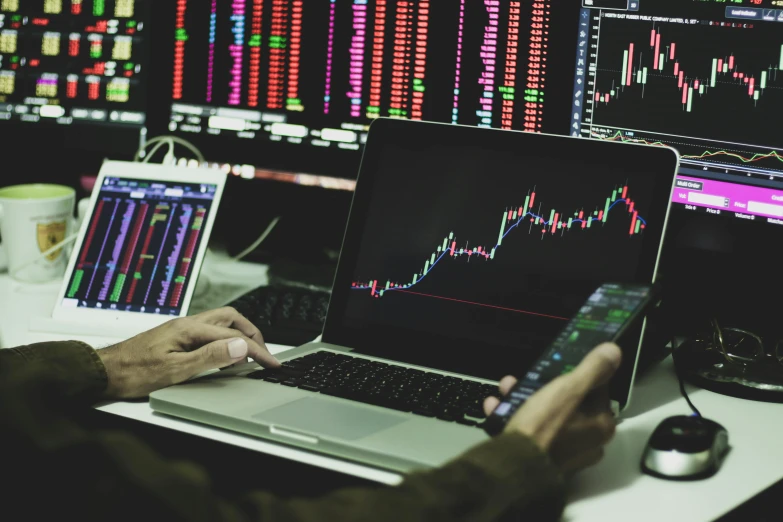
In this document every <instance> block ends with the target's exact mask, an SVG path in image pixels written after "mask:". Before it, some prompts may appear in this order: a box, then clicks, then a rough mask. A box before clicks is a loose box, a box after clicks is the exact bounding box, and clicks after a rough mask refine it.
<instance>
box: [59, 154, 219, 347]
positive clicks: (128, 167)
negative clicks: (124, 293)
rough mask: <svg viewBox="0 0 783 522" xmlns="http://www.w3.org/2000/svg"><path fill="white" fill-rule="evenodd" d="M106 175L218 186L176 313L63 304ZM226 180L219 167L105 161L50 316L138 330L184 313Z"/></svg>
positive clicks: (62, 319)
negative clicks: (163, 313) (177, 313)
mask: <svg viewBox="0 0 783 522" xmlns="http://www.w3.org/2000/svg"><path fill="white" fill-rule="evenodd" d="M107 177H117V178H123V179H136V180H148V181H152V182H155V181H164V182H181V183H198V184H210V185H215V186H216V187H217V189H216V191H215V198H214V199H213V201H212V206H211V207H210V211H209V214H208V215H207V219H206V221H205V223H204V228H203V232H202V234H203V235H202V239H201V241H200V243H199V246H198V249H197V251H196V255H195V261H194V264H193V271H192V275H191V277H190V279H189V280H188V283H187V286H186V288H185V292H184V293H183V296H184V297H183V300H182V305H181V308H180V313H179V315H168V314H166V315H160V314H154V313H144V312H129V311H121V310H111V309H95V308H79V307H76V308H74V307H69V306H63V303H64V299H65V293H66V292H67V290H68V285H69V284H70V281H71V275H72V274H73V271H74V268H75V266H76V261H77V258H78V257H79V252H81V249H82V245H83V243H84V239H85V236H86V235H87V230H88V229H89V226H90V222H91V221H92V218H93V214H94V211H95V206H96V204H97V200H98V196H99V195H100V193H101V187H102V186H103V182H104V180H105V179H106V178H107ZM226 180H227V176H226V174H225V173H224V172H222V171H219V170H212V169H210V170H207V169H197V168H190V167H175V166H164V165H159V164H149V163H130V162H122V161H107V162H105V163H104V164H103V166H102V167H101V171H100V173H99V174H98V177H97V179H96V181H95V188H94V189H93V191H92V195H91V196H90V205H89V209H88V211H87V213H86V214H85V217H84V220H83V221H82V224H81V227H80V228H79V234H78V237H77V239H76V242H75V243H74V247H73V250H72V251H71V257H70V259H69V261H68V267H67V269H66V271H65V277H64V279H63V283H62V287H61V288H60V291H59V292H58V294H57V301H56V302H55V305H54V310H53V311H52V318H53V319H55V320H56V321H58V322H60V321H66V322H74V323H89V324H93V325H95V324H98V325H101V326H105V327H107V328H114V327H115V326H116V327H118V329H120V330H122V331H123V332H125V331H138V332H141V331H144V330H146V329H149V328H153V327H155V326H158V325H160V324H162V323H165V322H167V321H169V320H171V319H174V318H176V317H182V316H185V315H187V312H188V309H189V308H190V302H191V300H192V299H193V293H194V291H195V289H196V284H197V283H198V277H199V273H200V271H201V265H202V263H203V262H204V257H205V256H206V252H207V246H208V243H209V238H210V236H211V234H212V227H213V225H214V223H215V217H216V216H217V213H218V209H219V206H220V201H221V199H222V197H223V189H224V187H225V185H226Z"/></svg>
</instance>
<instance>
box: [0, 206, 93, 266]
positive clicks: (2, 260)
mask: <svg viewBox="0 0 783 522" xmlns="http://www.w3.org/2000/svg"><path fill="white" fill-rule="evenodd" d="M89 208H90V198H82V199H80V200H79V203H78V204H77V215H76V217H75V218H71V223H70V225H71V226H70V229H71V230H70V234H68V235H67V236H66V241H68V244H67V245H64V246H63V247H62V248H63V249H64V250H65V252H64V253H65V255H66V257H70V255H71V253H72V251H73V242H74V239H76V235H77V234H78V233H79V228H80V227H81V225H82V221H84V218H85V217H87V210H88V209H89ZM2 219H3V206H2V205H0V221H2ZM31 262H34V260H31ZM9 269H10V267H9V266H8V256H7V255H6V252H5V247H4V246H3V244H2V242H0V271H4V270H9Z"/></svg>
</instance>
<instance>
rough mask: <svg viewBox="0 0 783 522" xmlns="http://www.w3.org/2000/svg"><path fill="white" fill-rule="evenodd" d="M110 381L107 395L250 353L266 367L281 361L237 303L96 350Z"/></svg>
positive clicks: (128, 395) (140, 392)
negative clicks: (240, 311) (243, 314)
mask: <svg viewBox="0 0 783 522" xmlns="http://www.w3.org/2000/svg"><path fill="white" fill-rule="evenodd" d="M98 356H99V357H100V358H101V360H102V361H103V364H104V366H105V367H106V372H107V374H108V376H109V384H108V386H107V388H106V397H107V398H111V399H132V398H138V397H146V396H147V395H149V394H150V393H152V392H153V391H155V390H159V389H161V388H165V387H166V386H171V385H172V384H177V383H180V382H183V381H186V380H187V379H190V378H191V377H193V376H195V375H198V374H199V373H202V372H205V371H207V370H213V369H216V368H225V367H227V366H231V365H233V364H237V363H243V362H246V361H247V357H248V356H250V357H252V358H253V359H254V360H255V361H256V362H257V363H259V364H260V365H261V366H264V367H266V368H277V367H279V366H280V363H279V362H278V360H277V359H275V358H274V357H273V356H272V355H271V354H270V353H269V350H267V348H266V345H265V344H264V338H263V336H262V335H261V332H260V331H259V330H258V328H256V327H255V326H253V324H252V323H251V322H250V321H248V320H247V319H246V318H245V317H243V316H242V315H241V314H239V312H237V311H236V310H234V309H233V308H228V307H227V308H220V309H218V310H211V311H209V312H204V313H201V314H198V315H194V316H192V317H182V318H179V319H173V320H171V321H169V322H167V323H165V324H162V325H161V326H158V327H157V328H153V329H152V330H149V331H147V332H144V333H142V334H139V335H137V336H136V337H133V338H131V339H128V340H127V341H124V342H121V343H119V344H116V345H114V346H110V347H108V348H104V349H103V350H98Z"/></svg>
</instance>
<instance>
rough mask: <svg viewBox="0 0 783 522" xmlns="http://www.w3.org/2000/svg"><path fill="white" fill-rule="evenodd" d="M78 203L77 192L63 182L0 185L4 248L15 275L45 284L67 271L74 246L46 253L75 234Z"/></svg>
mask: <svg viewBox="0 0 783 522" xmlns="http://www.w3.org/2000/svg"><path fill="white" fill-rule="evenodd" d="M75 205H76V191H75V190H74V189H72V188H71V187H66V186H63V185H45V184H34V185H16V186H12V187H5V188H0V236H2V245H0V247H2V249H3V250H5V255H6V257H7V260H8V271H9V273H10V274H11V276H12V277H13V278H15V279H18V280H19V281H24V282H30V283H44V282H47V281H52V280H54V279H58V278H61V277H62V276H63V275H64V274H65V267H66V265H67V264H68V255H69V252H70V248H67V247H63V248H60V249H57V250H55V251H53V252H51V253H49V254H47V255H46V256H43V255H42V254H44V253H45V252H47V251H48V250H50V249H51V248H52V247H54V246H56V245H58V244H60V243H61V242H62V241H64V240H65V239H66V238H68V237H70V236H71V235H72V234H74V232H75V230H76V220H75V219H74V217H73V214H74V206H75Z"/></svg>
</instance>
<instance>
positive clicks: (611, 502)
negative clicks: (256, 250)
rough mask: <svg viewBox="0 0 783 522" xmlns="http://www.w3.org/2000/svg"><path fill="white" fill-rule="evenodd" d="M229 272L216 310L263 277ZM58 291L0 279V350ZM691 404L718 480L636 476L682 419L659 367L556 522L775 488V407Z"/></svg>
mask: <svg viewBox="0 0 783 522" xmlns="http://www.w3.org/2000/svg"><path fill="white" fill-rule="evenodd" d="M228 268H229V266H228V265H226V264H225V262H223V261H220V259H219V258H216V257H212V258H210V257H208V260H207V263H206V264H205V273H206V274H207V275H208V276H209V279H210V281H211V287H210V288H209V289H208V291H207V292H204V295H206V296H208V299H217V300H218V301H217V302H214V305H219V304H221V302H226V301H227V300H228V299H231V297H233V296H234V295H240V294H241V293H243V291H245V290H249V289H251V288H253V287H255V286H258V285H260V284H264V282H265V281H266V271H265V268H264V267H261V266H259V265H251V264H246V263H240V264H232V265H230V270H228ZM238 281H241V282H238ZM227 284H228V285H229V286H228V287H227V286H226V285H227ZM226 288H228V290H226ZM58 289H59V284H49V285H41V286H30V285H23V284H19V283H16V282H13V281H12V280H11V279H10V278H9V277H8V276H7V275H6V274H2V275H0V348H8V347H12V346H17V345H22V344H30V343H34V342H42V341H51V340H56V337H55V336H53V335H50V334H37V333H36V334H31V333H29V332H28V331H27V325H28V322H29V318H30V317H32V316H34V315H45V314H48V313H49V312H50V310H51V307H52V306H53V304H54V299H55V295H56V293H57V290H58ZM197 295H198V294H197ZM199 301H200V302H199V303H198V306H200V307H203V306H205V305H206V304H208V301H207V300H205V299H199ZM83 340H85V341H86V342H88V343H91V344H92V345H93V346H103V345H106V344H108V343H110V342H113V341H114V340H107V339H97V338H87V337H85V338H84V339H83ZM270 348H271V349H272V351H273V352H275V353H278V352H280V351H283V350H285V347H280V346H272V347H270ZM691 396H692V399H693V401H694V402H695V403H696V405H697V407H698V408H699V409H701V411H702V412H703V413H704V414H705V415H706V416H707V417H710V418H712V419H714V420H716V421H718V422H720V423H721V424H723V425H724V426H725V427H726V428H727V429H728V431H729V437H730V441H731V444H732V451H731V453H730V454H729V456H728V457H727V459H726V462H725V464H724V465H723V468H722V469H721V471H720V472H719V473H718V474H717V475H716V476H714V477H712V478H710V479H707V480H704V481H698V482H692V483H679V482H668V481H664V480H658V479H654V478H652V477H648V476H646V475H643V474H642V473H641V472H640V471H639V460H640V457H641V452H642V449H643V448H644V445H645V444H646V442H647V438H648V437H649V435H650V433H651V432H652V430H653V429H654V428H655V426H656V425H657V424H658V423H659V422H660V421H661V420H663V419H664V418H666V417H668V416H670V415H679V414H687V413H689V409H688V406H687V404H686V403H685V401H684V400H683V399H682V398H681V397H680V395H679V390H678V387H677V381H676V378H675V377H674V374H673V372H672V366H671V362H670V361H666V362H664V363H662V364H660V365H659V366H658V367H656V368H655V369H653V370H652V371H651V372H650V373H649V374H648V375H646V376H645V377H644V378H642V379H641V380H640V381H638V382H637V386H636V388H635V390H634V399H633V403H632V406H631V407H630V409H629V410H628V412H627V413H626V414H625V415H624V418H623V420H622V422H621V423H620V425H619V426H618V429H617V436H616V437H615V439H614V440H613V441H612V443H611V444H610V445H609V446H608V447H607V450H606V456H605V458H604V460H603V461H602V462H601V463H600V464H599V465H597V466H595V467H594V468H592V469H590V470H588V471H586V472H584V473H582V474H581V475H579V476H578V477H577V478H576V479H575V481H574V484H573V487H572V493H571V498H570V503H569V505H568V508H567V509H566V514H565V517H564V520H566V521H569V522H571V521H580V522H581V521H600V522H610V521H614V520H617V521H622V522H626V521H628V520H634V522H645V521H650V522H660V521H662V520H665V521H666V522H677V521H687V522H699V521H709V520H714V519H715V518H717V517H719V516H721V515H723V514H725V513H727V512H729V511H731V510H732V509H734V508H735V507H737V506H738V505H740V504H742V503H743V502H745V501H746V500H748V499H750V498H751V497H753V496H754V495H756V494H757V493H759V492H761V491H763V490H764V489H766V488H767V487H769V486H771V485H772V484H774V483H775V482H777V481H778V480H780V479H783V444H781V443H780V435H781V434H782V433H783V406H781V405H777V404H766V403H757V402H750V401H743V400H740V399H734V398H731V397H724V396H722V395H718V394H714V393H711V392H708V391H705V390H693V391H692V393H691ZM99 409H100V410H102V411H106V412H110V413H113V414H116V415H121V416H123V417H127V418H130V419H136V420H138V421H142V422H147V423H150V424H155V425H158V426H163V427H166V428H170V429H174V430H179V431H182V432H187V433H190V434H193V435H198V436H202V437H205V438H209V439H212V440H216V441H220V442H224V443H227V444H233V445H235V446H240V447H243V448H247V449H250V450H254V451H260V452H262V453H267V454H272V455H276V456H279V457H283V458H288V459H291V460H294V461H298V462H302V463H307V464H310V465H314V466H319V467H322V468H326V469H331V470H334V471H338V472H342V473H346V474H350V475H354V476H357V477H361V478H365V479H368V480H373V481H376V482H381V483H384V484H390V485H394V484H398V483H399V482H400V481H401V477H400V476H399V475H397V474H395V473H389V472H385V471H381V470H376V469H372V468H368V467H365V466H361V465H357V464H352V463H348V462H345V461H340V460H336V459H333V458H329V457H323V456H318V455H314V454H312V453H308V452H304V451H300V450H297V449H294V448H290V447H286V446H281V445H278V444H272V443H269V442H264V441H261V440H258V439H254V438H251V437H246V436H243V435H238V434H235V433H231V432H227V431H223V430H219V429H215V428H210V427H207V426H203V425H199V424H195V423H191V422H188V421H182V420H178V419H174V418H169V417H165V416H162V415H158V414H155V413H153V412H152V410H150V408H149V405H148V404H147V403H124V402H114V403H108V404H103V405H101V406H99Z"/></svg>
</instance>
